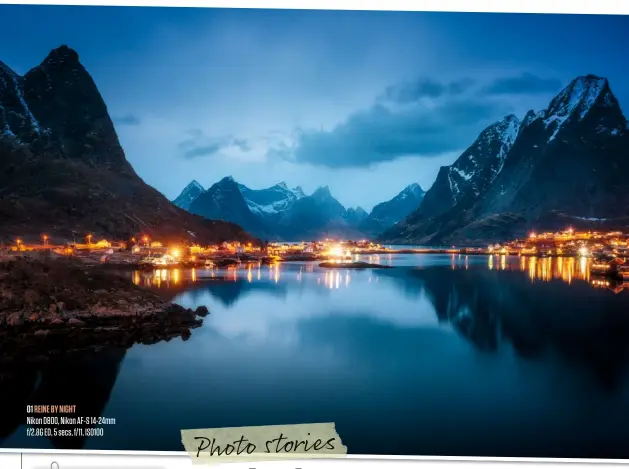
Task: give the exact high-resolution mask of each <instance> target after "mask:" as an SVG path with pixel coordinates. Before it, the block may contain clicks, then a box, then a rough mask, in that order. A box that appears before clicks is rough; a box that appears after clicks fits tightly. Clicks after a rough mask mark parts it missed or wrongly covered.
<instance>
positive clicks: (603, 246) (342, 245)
mask: <svg viewBox="0 0 629 469" xmlns="http://www.w3.org/2000/svg"><path fill="white" fill-rule="evenodd" d="M84 241H85V242H82V243H72V244H55V243H54V241H53V240H51V239H50V238H49V237H48V236H46V235H42V236H41V241H40V242H38V243H25V242H24V241H22V240H21V239H19V238H18V239H16V240H15V243H13V244H11V245H10V246H8V247H5V249H4V250H5V251H9V252H11V251H12V252H15V251H20V252H22V251H41V250H47V251H51V252H54V253H56V254H58V255H74V256H82V257H85V258H93V259H94V260H95V262H113V263H147V264H154V265H171V264H181V263H186V262H188V263H198V262H203V261H205V260H209V259H214V258H225V257H232V258H237V259H238V260H240V259H241V258H251V259H252V260H255V259H263V258H271V259H275V260H309V259H313V260H314V259H319V258H336V259H345V260H349V259H351V258H352V256H354V255H356V254H373V253H386V252H396V251H395V250H393V249H390V248H387V247H384V246H382V245H380V244H377V243H373V242H371V241H368V240H360V241H338V240H333V239H325V240H321V241H312V242H301V243H268V244H266V245H264V246H262V247H261V246H254V245H252V244H251V243H239V242H236V241H234V242H224V243H221V244H218V245H212V246H200V245H194V244H193V245H186V246H184V245H182V246H172V245H171V246H165V245H163V244H162V243H161V242H160V241H159V240H154V239H151V238H150V237H149V236H141V237H139V238H132V239H131V240H129V241H128V242H121V241H109V240H105V239H93V237H92V235H89V234H88V235H87V236H86V237H85V238H84ZM0 249H1V247H0ZM409 251H417V252H428V253H429V252H432V251H434V252H442V251H443V250H431V249H416V250H413V249H409ZM446 251H447V252H448V253H450V252H452V253H462V254H501V255H529V256H541V257H544V256H563V257H572V256H580V257H597V256H599V255H612V256H620V257H629V235H627V234H624V233H622V232H618V231H616V232H607V233H600V232H591V231H588V232H580V231H575V230H573V229H571V228H568V229H566V230H565V231H560V232H556V233H548V232H547V233H530V235H529V236H528V237H527V238H525V239H516V240H513V241H511V242H508V243H504V244H494V245H491V246H488V247H487V248H484V249H470V248H460V249H456V248H454V247H453V248H452V249H448V250H446ZM444 252H445V251H444Z"/></svg>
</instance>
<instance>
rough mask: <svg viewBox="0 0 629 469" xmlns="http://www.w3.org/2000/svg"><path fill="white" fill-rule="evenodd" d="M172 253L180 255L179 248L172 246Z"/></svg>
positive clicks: (175, 255) (174, 255) (176, 255)
mask: <svg viewBox="0 0 629 469" xmlns="http://www.w3.org/2000/svg"><path fill="white" fill-rule="evenodd" d="M172 253H173V257H179V256H181V251H180V250H179V248H174V249H173V251H172Z"/></svg>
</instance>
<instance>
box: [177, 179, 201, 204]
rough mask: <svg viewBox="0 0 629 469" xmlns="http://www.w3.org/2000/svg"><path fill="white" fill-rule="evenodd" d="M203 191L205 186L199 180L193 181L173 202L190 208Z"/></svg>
mask: <svg viewBox="0 0 629 469" xmlns="http://www.w3.org/2000/svg"><path fill="white" fill-rule="evenodd" d="M203 192H205V188H204V187H203V186H202V185H201V184H199V183H198V182H197V181H192V182H191V183H190V184H188V185H187V186H186V187H185V188H184V189H183V190H182V191H181V194H179V195H178V196H177V198H176V199H175V200H173V204H175V205H176V206H177V207H179V208H182V209H184V210H189V209H190V205H192V202H194V201H195V199H196V198H197V197H199V196H200V195H201V194H202V193H203Z"/></svg>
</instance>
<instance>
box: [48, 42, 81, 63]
mask: <svg viewBox="0 0 629 469" xmlns="http://www.w3.org/2000/svg"><path fill="white" fill-rule="evenodd" d="M78 63H79V54H78V52H77V51H75V50H74V49H71V48H70V47H68V46H66V45H65V44H63V45H61V46H59V47H57V48H56V49H53V50H51V51H50V53H49V54H48V56H47V57H46V58H45V59H44V62H43V64H48V65H63V64H66V65H73V64H78Z"/></svg>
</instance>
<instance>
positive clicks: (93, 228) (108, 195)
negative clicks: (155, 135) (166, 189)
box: [0, 46, 251, 242]
mask: <svg viewBox="0 0 629 469" xmlns="http://www.w3.org/2000/svg"><path fill="white" fill-rule="evenodd" d="M0 155H2V158H0V220H2V223H1V224H0V240H5V241H8V240H13V239H15V237H16V236H20V237H26V238H28V237H29V236H30V237H37V238H39V236H40V235H41V233H47V234H49V236H54V237H57V238H59V239H67V240H70V239H72V238H73V237H74V236H77V235H78V236H79V237H82V236H85V234H86V233H93V234H94V236H95V237H99V236H102V237H107V238H114V239H122V238H125V239H126V238H127V237H130V236H133V235H136V234H139V233H146V234H149V235H153V236H157V237H159V238H161V239H164V240H168V239H173V240H196V241H198V242H216V241H221V240H227V239H238V240H242V241H245V240H251V237H250V236H249V235H248V234H247V233H246V232H245V231H244V230H243V229H242V228H241V227H239V226H237V225H235V224H233V223H228V222H224V221H211V220H206V219H203V218H202V217H198V216H194V215H192V214H190V213H188V212H186V211H184V210H182V209H181V208H179V207H177V206H175V205H174V204H172V203H171V202H169V201H168V200H167V199H166V198H165V197H164V196H163V195H162V194H160V193H159V192H158V191H157V190H155V189H154V188H152V187H151V186H149V185H148V184H146V183H145V182H144V181H142V179H141V178H140V177H139V176H138V175H137V174H136V173H135V171H134V170H133V168H132V167H131V165H130V164H129V162H128V161H127V159H126V157H125V154H124V151H123V149H122V147H121V145H120V143H119V141H118V136H117V135H116V130H115V128H114V125H113V123H112V121H111V119H110V116H109V114H108V111H107V106H106V105H105V102H104V101H103V99H102V97H101V95H100V93H99V91H98V88H97V87H96V84H95V83H94V81H93V80H92V77H91V76H90V75H89V73H88V72H87V71H86V70H85V68H84V67H83V65H82V64H81V63H80V61H79V55H78V54H77V52H75V51H74V50H72V49H70V48H69V47H67V46H61V47H59V48H57V49H55V50H53V51H51V52H50V54H49V55H48V56H47V57H46V58H45V60H44V61H43V62H42V63H41V64H40V65H38V66H37V67H35V68H33V69H32V70H30V71H29V72H28V73H26V75H24V76H19V75H17V74H16V73H15V72H13V71H12V70H11V69H10V68H9V67H8V66H7V65H5V64H4V63H2V62H0Z"/></svg>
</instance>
